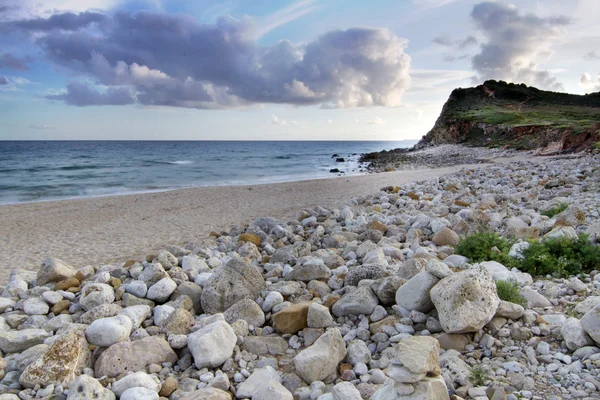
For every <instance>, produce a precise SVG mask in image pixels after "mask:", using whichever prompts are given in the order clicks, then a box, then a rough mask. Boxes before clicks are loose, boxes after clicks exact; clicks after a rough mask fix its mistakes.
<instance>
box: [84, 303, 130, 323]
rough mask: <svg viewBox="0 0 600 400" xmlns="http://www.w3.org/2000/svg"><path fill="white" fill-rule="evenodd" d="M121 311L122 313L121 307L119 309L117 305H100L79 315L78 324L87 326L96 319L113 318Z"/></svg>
mask: <svg viewBox="0 0 600 400" xmlns="http://www.w3.org/2000/svg"><path fill="white" fill-rule="evenodd" d="M121 311H123V307H121V306H120V305H118V304H114V303H111V304H100V305H98V306H96V307H94V308H92V309H91V310H90V311H87V312H84V313H83V314H81V316H80V317H79V321H78V322H79V323H80V324H87V325H89V324H91V323H92V322H94V321H96V320H97V319H101V318H108V317H114V316H115V315H118V314H119V313H120V312H121Z"/></svg>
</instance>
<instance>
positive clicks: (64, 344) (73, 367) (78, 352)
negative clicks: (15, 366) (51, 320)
mask: <svg viewBox="0 0 600 400" xmlns="http://www.w3.org/2000/svg"><path fill="white" fill-rule="evenodd" d="M91 364H92V354H91V352H90V350H89V348H88V344H87V342H86V341H85V338H84V336H83V334H81V333H80V332H76V331H68V332H67V333H65V334H63V335H61V336H59V337H58V338H57V339H56V340H55V341H54V343H53V344H52V345H51V346H50V347H49V348H48V350H47V351H46V352H45V353H44V354H43V355H42V356H41V357H40V358H38V359H37V360H36V361H34V362H33V363H31V364H29V365H28V366H27V368H25V371H23V373H22V374H21V376H20V378H19V383H20V384H21V385H23V386H24V387H27V388H33V387H35V386H36V385H40V386H42V387H46V386H48V385H55V386H62V387H65V388H68V387H69V386H70V385H71V384H72V383H73V382H74V381H75V379H76V378H77V376H78V375H80V374H81V373H82V371H83V369H84V368H89V367H90V366H91Z"/></svg>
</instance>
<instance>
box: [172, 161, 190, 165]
mask: <svg viewBox="0 0 600 400" xmlns="http://www.w3.org/2000/svg"><path fill="white" fill-rule="evenodd" d="M193 163H194V162H193V161H192V160H178V161H167V164H175V165H187V164H193Z"/></svg>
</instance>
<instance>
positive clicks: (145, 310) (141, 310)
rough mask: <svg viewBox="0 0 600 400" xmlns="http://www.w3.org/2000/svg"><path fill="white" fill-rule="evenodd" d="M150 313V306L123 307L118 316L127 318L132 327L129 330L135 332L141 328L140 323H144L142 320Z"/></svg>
mask: <svg viewBox="0 0 600 400" xmlns="http://www.w3.org/2000/svg"><path fill="white" fill-rule="evenodd" d="M151 312H152V309H151V308H150V306H147V305H145V304H140V305H137V306H129V307H125V308H124V309H123V310H122V311H121V312H120V313H119V314H120V315H125V316H127V317H129V319H130V320H131V325H132V328H131V329H132V330H136V329H137V328H139V327H140V326H142V322H144V320H145V319H146V318H148V316H149V315H150V313H151Z"/></svg>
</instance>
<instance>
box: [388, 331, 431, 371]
mask: <svg viewBox="0 0 600 400" xmlns="http://www.w3.org/2000/svg"><path fill="white" fill-rule="evenodd" d="M439 354H440V344H439V342H438V341H437V340H436V339H434V338H432V337H430V336H413V337H409V338H405V339H402V340H400V342H398V343H397V344H396V345H395V346H394V352H393V357H391V358H390V361H391V362H392V363H393V364H398V365H402V366H404V367H406V368H407V369H408V370H409V371H410V372H412V373H413V374H426V375H428V376H438V375H440V373H441V372H440V367H439V365H438V358H439Z"/></svg>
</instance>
